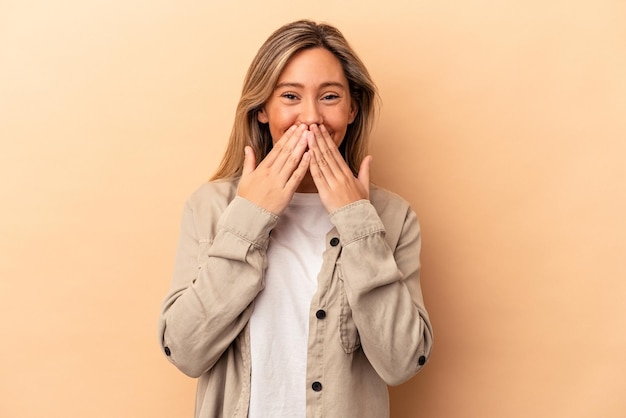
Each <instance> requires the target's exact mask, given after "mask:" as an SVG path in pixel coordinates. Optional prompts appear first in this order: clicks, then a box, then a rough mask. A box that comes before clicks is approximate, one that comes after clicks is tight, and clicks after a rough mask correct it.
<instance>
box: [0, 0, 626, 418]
mask: <svg viewBox="0 0 626 418" xmlns="http://www.w3.org/2000/svg"><path fill="white" fill-rule="evenodd" d="M303 17H304V18H312V19H316V20H323V21H327V22H330V23H333V24H335V25H337V26H339V27H340V28H341V29H342V30H343V32H344V33H345V35H346V36H347V37H348V39H349V40H350V41H351V42H352V44H353V46H354V47H355V49H356V50H357V52H358V53H359V54H360V55H361V57H362V58H363V60H364V61H365V62H366V64H367V65H368V67H369V68H370V70H371V73H372V75H373V77H374V79H375V80H376V82H377V84H378V86H379V88H380V93H381V96H382V101H383V109H382V112H381V115H380V118H379V121H378V125H377V127H376V130H375V132H374V135H373V136H374V138H373V139H374V143H373V146H372V154H373V155H374V162H373V175H374V179H375V181H376V182H378V183H379V184H381V185H383V186H386V187H388V188H391V189H393V190H394V191H396V192H398V193H400V194H402V195H403V196H404V197H405V198H406V199H408V200H409V201H410V202H411V203H412V205H413V206H414V208H415V210H416V211H417V212H418V214H419V216H420V219H421V223H422V227H423V240H424V248H423V290H424V294H425V298H426V302H427V306H428V308H429V311H430V314H431V317H432V321H433V324H434V330H435V350H434V354H433V357H432V360H431V362H430V363H429V364H428V366H427V367H426V368H425V369H424V371H423V372H422V373H420V374H419V375H418V376H416V377H415V378H413V379H412V380H411V381H409V382H408V383H406V384H404V385H402V386H400V387H397V388H392V389H391V400H392V413H393V417H397V418H403V417H409V418H412V417H424V418H500V417H506V418H517V417H519V418H528V417H549V418H624V417H626V396H624V394H625V393H626V331H625V330H626V261H625V260H626V257H625V255H626V239H625V237H626V222H625V221H624V217H625V214H626V186H625V180H626V168H625V167H626V164H624V159H625V158H626V3H624V2H623V1H619V0H614V1H611V0H571V1H544V0H542V1H539V0H530V1H528V0H527V1H521V0H510V1H501V2H496V1H487V0H469V1H460V0H453V1H444V2H438V1H422V0H418V1H408V0H407V1H399V0H387V1H358V2H334V1H329V0H320V1H316V2H301V3H296V2H292V1H286V0H265V1H233V2H225V1H224V2H218V1H203V2H201V1H178V2H174V1H164V0H150V1H148V0H89V1H78V0H58V1H43V0H42V1H36V0H19V1H18V0H2V1H0V140H1V148H0V178H1V183H0V184H1V185H0V321H1V322H0V337H1V338H0V346H1V348H2V370H1V371H0V416H1V417H6V418H13V417H24V418H35V417H44V416H45V417H49V418H66V417H81V418H84V417H123V418H126V417H129V418H134V417H139V418H143V417H155V418H159V417H163V418H165V417H191V416H192V410H193V399H194V389H195V382H194V381H193V380H192V379H189V378H187V377H185V376H183V375H182V374H181V373H179V372H178V371H177V370H176V369H174V368H173V367H172V366H171V365H170V364H169V363H168V362H167V361H166V360H165V358H164V357H163V356H162V354H161V353H160V350H159V344H158V341H157V331H156V321H157V316H158V312H159V308H160V304H161V301H162V298H163V297H164V296H165V293H166V291H167V289H168V285H169V280H170V274H171V271H172V263H173V257H174V251H175V246H176V240H177V234H178V224H179V219H180V215H181V211H182V206H183V202H184V200H185V198H186V197H187V196H188V195H189V194H190V193H191V192H192V191H193V190H194V189H195V188H196V187H198V186H199V185H200V184H201V183H202V182H203V181H205V180H206V179H208V177H209V176H210V175H211V173H212V172H213V170H214V169H215V168H216V164H217V162H218V160H219V158H220V156H221V154H222V152H223V150H224V147H225V144H226V141H227V137H228V134H229V132H230V127H231V123H232V120H233V113H234V110H235V105H236V102H237V99H238V95H239V92H240V88H241V82H242V79H243V76H244V73H245V71H246V69H247V66H248V64H249V62H250V61H251V59H252V57H253V55H254V53H255V51H256V50H257V48H258V47H259V46H260V44H261V43H262V41H263V40H264V39H265V38H266V37H267V36H268V35H269V34H270V33H271V31H273V30H274V29H276V28H277V27H278V26H279V25H281V24H283V23H286V22H288V21H291V20H295V19H297V18H303ZM333 418H334V417H333Z"/></svg>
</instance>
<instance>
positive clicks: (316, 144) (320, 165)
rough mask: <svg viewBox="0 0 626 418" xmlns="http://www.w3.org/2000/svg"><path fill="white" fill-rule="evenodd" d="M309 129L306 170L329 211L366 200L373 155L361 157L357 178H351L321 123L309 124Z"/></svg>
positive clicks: (348, 170) (344, 162)
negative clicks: (308, 159) (308, 163)
mask: <svg viewBox="0 0 626 418" xmlns="http://www.w3.org/2000/svg"><path fill="white" fill-rule="evenodd" d="M309 130H310V131H311V132H313V135H311V136H310V137H309V144H308V145H309V153H310V154H311V157H312V158H311V163H310V165H309V170H310V171H311V176H312V177H313V181H314V182H315V186H316V187H317V191H318V193H319V195H320V199H321V201H322V204H323V205H324V207H325V208H326V210H327V211H328V213H331V212H333V211H335V210H337V209H339V208H341V207H343V206H345V205H348V204H350V203H353V202H356V201H357V200H362V199H369V195H370V188H369V182H370V163H371V161H372V156H371V155H368V156H367V157H365V158H363V161H362V162H361V167H360V168H359V175H358V177H354V174H352V171H351V170H350V167H348V164H347V163H346V161H345V160H344V159H343V156H342V155H341V153H340V152H339V149H338V148H337V145H336V144H335V142H334V141H333V139H332V138H331V136H330V134H329V133H328V131H327V130H326V127H325V126H324V125H319V126H318V125H311V126H310V127H309Z"/></svg>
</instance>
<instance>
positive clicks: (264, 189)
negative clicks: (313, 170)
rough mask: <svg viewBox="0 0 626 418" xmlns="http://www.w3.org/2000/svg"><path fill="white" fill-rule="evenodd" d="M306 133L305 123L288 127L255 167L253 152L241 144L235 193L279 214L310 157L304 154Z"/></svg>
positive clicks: (304, 172)
mask: <svg viewBox="0 0 626 418" xmlns="http://www.w3.org/2000/svg"><path fill="white" fill-rule="evenodd" d="M309 135H311V134H310V133H309V132H308V131H307V126H306V125H305V124H301V125H299V126H298V127H296V126H295V125H294V126H292V127H290V128H289V129H288V130H287V132H285V134H284V135H283V136H282V137H281V138H280V140H278V141H277V142H276V143H275V144H274V147H273V148H272V150H271V151H270V152H269V153H268V154H267V156H266V157H265V158H264V159H263V161H261V162H260V163H259V165H258V167H256V159H255V156H254V151H253V150H252V148H251V147H249V146H247V147H245V150H244V152H245V158H244V162H243V171H242V174H241V180H240V181H239V188H238V189H237V194H238V195H239V196H241V197H244V198H246V199H248V200H250V201H251V202H253V203H255V204H257V205H259V206H260V207H262V208H263V209H265V210H267V211H270V212H272V213H274V214H275V215H280V214H281V213H282V212H283V210H285V208H286V207H287V205H288V204H289V202H290V201H291V198H292V197H293V194H294V193H295V191H296V189H297V188H298V185H299V184H300V182H301V181H302V179H303V178H304V175H305V174H306V172H307V170H308V168H309V161H310V157H309V155H308V153H305V151H306V148H307V136H309Z"/></svg>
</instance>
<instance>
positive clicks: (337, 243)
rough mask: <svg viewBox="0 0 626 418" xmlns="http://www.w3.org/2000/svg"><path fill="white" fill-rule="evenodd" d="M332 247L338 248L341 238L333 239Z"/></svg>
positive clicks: (331, 241)
mask: <svg viewBox="0 0 626 418" xmlns="http://www.w3.org/2000/svg"><path fill="white" fill-rule="evenodd" d="M330 245H332V246H333V247H336V246H337V245H339V238H337V237H334V238H333V239H331V240H330Z"/></svg>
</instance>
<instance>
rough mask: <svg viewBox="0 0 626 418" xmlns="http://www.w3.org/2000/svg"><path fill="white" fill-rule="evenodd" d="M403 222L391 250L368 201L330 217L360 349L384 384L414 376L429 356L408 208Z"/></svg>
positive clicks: (414, 228)
mask: <svg viewBox="0 0 626 418" xmlns="http://www.w3.org/2000/svg"><path fill="white" fill-rule="evenodd" d="M400 216H402V215H400ZM403 218H404V219H403V220H402V219H401V220H399V221H398V222H401V225H402V226H401V229H400V230H399V231H398V232H397V233H399V236H398V239H397V242H396V239H393V240H390V241H391V242H392V243H394V244H395V248H391V247H390V243H389V242H388V240H386V239H385V234H386V231H385V227H384V225H383V223H382V221H381V219H380V217H379V215H378V213H377V212H376V209H375V208H374V206H372V204H371V203H370V202H369V201H367V200H362V201H358V202H355V203H353V204H351V205H348V206H345V207H344V208H340V209H338V210H337V211H335V212H333V213H332V214H331V220H332V222H333V223H334V224H335V226H336V227H337V231H338V232H339V236H340V239H341V243H342V246H343V248H342V252H341V267H340V268H341V271H340V272H339V274H340V277H341V278H342V279H343V282H344V287H345V289H346V297H347V299H348V303H349V305H350V308H351V310H352V318H353V320H354V323H355V325H356V327H357V329H358V332H359V337H360V340H361V347H362V348H363V351H364V352H365V355H366V356H367V358H368V360H369V361H370V363H371V364H372V366H373V367H374V369H375V370H376V372H377V373H378V375H379V376H380V377H381V378H382V379H383V380H384V381H385V382H386V383H387V384H389V385H398V384H400V383H403V382H405V381H406V380H408V379H409V378H411V377H412V376H413V375H415V374H416V373H417V372H418V371H419V370H420V369H421V367H422V366H423V365H424V364H425V363H426V360H427V359H428V357H429V356H430V353H431V349H432V342H433V337H432V330H431V324H430V321H429V319H428V313H427V311H426V308H425V306H424V301H423V297H422V291H421V286H420V276H419V274H420V260H419V257H420V249H421V238H420V227H419V224H418V220H417V216H416V215H415V212H413V211H412V210H411V209H410V207H408V205H407V206H406V213H405V214H404V217H403Z"/></svg>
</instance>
